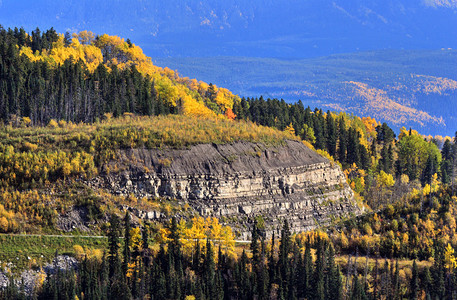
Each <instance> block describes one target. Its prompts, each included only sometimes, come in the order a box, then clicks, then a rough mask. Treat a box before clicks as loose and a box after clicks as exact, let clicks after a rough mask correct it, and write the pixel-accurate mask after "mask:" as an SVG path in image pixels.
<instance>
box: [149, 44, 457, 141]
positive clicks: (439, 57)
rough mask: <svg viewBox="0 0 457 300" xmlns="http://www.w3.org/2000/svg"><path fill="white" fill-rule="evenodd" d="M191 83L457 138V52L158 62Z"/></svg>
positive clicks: (395, 51) (160, 60)
mask: <svg viewBox="0 0 457 300" xmlns="http://www.w3.org/2000/svg"><path fill="white" fill-rule="evenodd" d="M154 62H155V63H156V64H157V65H159V66H162V65H164V66H165V65H167V66H168V67H170V68H171V69H174V70H177V71H178V72H180V73H181V74H183V75H184V76H186V75H189V74H192V76H197V77H198V78H201V79H202V80H206V81H209V82H213V83H215V84H218V85H223V86H226V87H227V88H229V89H230V90H231V91H233V92H234V93H237V94H239V95H241V96H249V97H258V96H260V95H263V96H264V97H271V98H284V99H285V100H286V101H296V100H298V99H301V100H302V101H303V102H304V104H305V105H310V106H317V107H322V108H324V109H330V110H336V111H346V112H350V113H354V114H356V115H358V116H361V117H362V116H371V117H375V118H376V119H377V120H381V121H386V122H388V123H389V124H390V125H392V126H393V128H396V129H397V130H398V129H399V128H400V127H402V126H406V127H413V128H416V129H418V130H419V131H420V132H422V133H424V134H433V135H435V134H446V135H450V136H453V135H454V132H455V130H456V129H457V117H456V116H457V51H455V50H448V49H443V50H434V51H424V50H422V51H411V50H403V51H401V50H384V51H370V52H360V53H351V54H341V55H332V56H327V57H320V58H312V59H303V60H281V59H267V58H246V57H214V58H169V59H164V58H162V59H159V58H156V59H154Z"/></svg>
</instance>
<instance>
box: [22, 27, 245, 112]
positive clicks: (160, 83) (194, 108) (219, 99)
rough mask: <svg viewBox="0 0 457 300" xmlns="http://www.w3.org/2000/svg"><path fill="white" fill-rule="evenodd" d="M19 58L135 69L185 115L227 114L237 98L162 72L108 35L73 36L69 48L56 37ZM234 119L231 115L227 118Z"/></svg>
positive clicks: (139, 52)
mask: <svg viewBox="0 0 457 300" xmlns="http://www.w3.org/2000/svg"><path fill="white" fill-rule="evenodd" d="M20 54H21V55H24V56H26V57H27V58H28V59H29V60H30V61H32V62H35V61H45V62H47V63H48V64H49V65H50V66H51V67H57V66H59V65H62V64H64V63H65V61H67V60H72V61H73V62H78V61H80V62H82V63H83V65H84V66H85V67H86V68H87V70H88V71H89V72H91V73H93V72H94V71H95V70H96V69H97V68H98V67H99V66H100V65H104V66H105V67H106V68H107V70H108V71H111V70H112V69H113V68H117V69H119V70H125V69H129V68H135V69H136V70H137V71H138V72H140V73H141V74H142V75H143V76H145V77H146V76H147V77H148V78H149V79H150V80H151V81H154V83H155V86H156V88H157V91H158V93H159V97H160V98H161V99H163V100H165V101H166V102H167V103H170V104H171V105H172V106H175V107H177V108H178V110H179V111H180V112H181V113H182V114H185V115H191V116H198V117H211V116H215V115H216V114H221V115H224V113H226V114H227V112H230V111H229V109H230V110H231V109H232V107H233V103H234V101H240V98H239V97H238V96H236V95H234V94H232V93H231V92H230V91H229V90H227V89H225V88H220V87H216V86H215V85H208V84H207V83H204V82H202V81H197V80H195V79H189V78H187V77H186V78H182V77H180V76H179V75H178V74H177V73H176V72H175V71H172V70H170V69H169V68H161V67H158V66H155V65H154V64H153V63H152V60H151V58H150V57H147V56H146V55H145V54H144V53H143V50H142V49H141V48H140V47H138V46H136V45H135V44H132V43H127V42H126V41H125V40H124V39H123V38H120V37H118V36H110V35H107V34H103V35H98V36H96V35H95V34H94V33H92V32H90V31H81V32H80V33H75V34H73V38H72V40H71V43H70V44H69V45H66V44H65V40H64V36H63V35H62V34H60V35H59V38H58V41H57V42H55V43H54V44H53V45H52V48H51V50H49V51H48V50H42V51H41V52H38V51H36V52H35V53H33V51H32V49H31V48H30V47H26V46H23V47H22V48H21V49H20ZM227 117H228V118H231V119H233V118H234V114H233V112H232V114H230V113H229V114H227Z"/></svg>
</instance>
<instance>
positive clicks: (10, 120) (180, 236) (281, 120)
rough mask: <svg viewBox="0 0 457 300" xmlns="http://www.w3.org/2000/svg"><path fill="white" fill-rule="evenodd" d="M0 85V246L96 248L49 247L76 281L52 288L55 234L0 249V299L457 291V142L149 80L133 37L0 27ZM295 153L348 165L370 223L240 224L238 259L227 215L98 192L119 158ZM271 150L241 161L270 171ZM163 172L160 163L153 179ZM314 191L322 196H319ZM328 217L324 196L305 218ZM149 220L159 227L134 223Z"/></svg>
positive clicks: (171, 76) (159, 72)
mask: <svg viewBox="0 0 457 300" xmlns="http://www.w3.org/2000/svg"><path fill="white" fill-rule="evenodd" d="M0 88H1V94H0V97H1V98H0V120H1V126H0V232H1V233H7V234H11V233H37V234H43V233H51V234H55V233H59V234H61V233H63V232H64V231H65V232H71V233H72V234H75V235H78V234H81V233H84V234H90V235H97V236H96V238H100V237H98V235H106V236H107V241H106V240H103V242H99V243H95V242H93V241H89V242H86V244H85V245H84V247H83V246H81V245H79V244H73V245H71V242H69V241H68V240H65V242H61V244H60V246H59V244H58V243H53V247H56V249H57V250H59V249H65V254H71V255H73V256H75V257H76V258H77V259H78V261H79V267H78V268H77V269H69V270H66V271H65V270H62V271H58V272H54V273H53V272H48V274H46V273H45V272H44V271H43V270H42V269H41V267H42V266H43V264H44V263H47V262H49V261H46V260H47V259H50V254H49V252H50V251H49V249H48V246H47V245H45V243H47V241H48V238H49V237H47V238H44V237H41V236H38V237H33V238H34V242H33V243H32V244H34V245H35V244H38V245H40V247H41V245H43V248H46V255H47V256H46V257H45V256H43V254H41V253H44V252H45V250H25V249H36V245H35V248H33V247H31V245H30V244H31V242H28V241H24V239H25V240H27V239H28V238H31V237H29V236H27V235H26V236H13V235H2V236H1V237H0V249H2V251H1V253H0V257H1V260H2V270H0V275H1V278H0V279H1V280H2V282H3V283H4V282H7V281H8V282H9V283H10V284H8V282H7V283H6V284H3V288H0V297H2V298H9V299H21V298H24V297H25V298H26V297H32V298H38V299H52V298H55V299H75V298H76V297H78V299H144V298H154V299H195V298H198V299H231V298H239V299H253V298H257V299H298V298H307V299H348V298H351V299H370V298H372V299H379V298H385V299H400V298H406V297H408V298H410V299H424V298H437V299H443V298H446V297H448V298H452V295H455V293H456V284H455V282H456V278H457V276H456V274H457V271H456V270H457V268H456V266H457V263H456V257H455V254H454V249H455V248H457V234H456V232H455V228H456V212H457V198H456V193H457V189H456V186H455V175H456V169H457V163H456V158H457V143H456V142H457V136H453V137H452V138H451V137H442V136H435V137H432V136H422V135H421V134H420V133H419V132H418V131H416V130H414V129H413V128H401V130H400V131H399V132H397V133H396V132H395V131H394V130H392V128H390V127H389V126H388V124H387V123H381V122H379V121H377V120H376V119H375V118H372V117H358V116H354V115H349V114H347V113H342V112H341V113H340V112H332V111H327V112H324V111H323V110H322V109H319V108H315V109H311V108H310V107H307V106H306V105H304V104H303V102H301V101H298V102H297V103H294V104H290V103H286V102H285V101H284V100H279V99H263V97H260V98H239V97H238V96H235V95H233V94H232V93H231V92H230V91H228V90H226V89H223V88H219V87H216V86H215V85H212V84H206V83H203V82H199V81H196V80H190V79H188V78H182V77H179V76H178V75H177V74H176V73H174V72H172V71H170V70H168V69H166V68H165V69H162V68H159V67H156V66H154V65H153V64H152V63H151V60H150V58H148V57H146V56H145V55H144V54H143V53H142V51H141V49H140V48H139V47H138V46H135V45H133V44H132V43H131V42H130V41H128V40H127V41H124V40H123V39H121V38H118V37H113V36H107V35H101V36H95V35H94V34H92V33H91V32H87V31H85V32H81V33H79V34H76V35H74V36H73V37H72V36H69V35H68V34H67V35H59V34H57V33H56V32H55V31H54V30H53V29H50V30H47V31H45V32H41V31H40V30H39V29H36V30H35V31H33V32H32V33H31V34H27V33H26V32H25V31H23V30H19V29H18V30H11V29H8V30H4V29H2V30H1V31H0ZM291 139H293V140H299V141H301V142H300V143H298V142H294V143H297V144H299V145H300V146H303V144H302V142H303V143H304V144H305V145H307V146H308V147H309V148H311V149H314V150H315V151H316V152H317V153H319V154H321V155H322V156H325V157H327V158H328V159H329V160H330V161H329V160H325V162H326V163H327V164H328V165H332V166H333V167H335V169H338V172H339V173H338V174H341V176H340V177H341V178H344V176H343V174H342V172H341V170H340V169H339V168H338V167H337V164H339V165H341V167H342V170H343V171H344V175H345V176H346V180H347V182H348V183H349V185H350V186H351V187H352V189H353V191H354V192H355V193H356V198H357V201H358V204H359V206H360V207H361V209H360V211H361V212H363V214H361V215H359V216H355V214H354V215H353V216H350V215H348V216H342V217H334V218H332V219H331V224H329V225H328V226H325V227H324V226H320V225H319V224H317V225H316V226H318V227H319V228H318V230H315V231H310V232H307V233H298V232H297V233H294V232H291V230H290V227H289V224H288V223H287V221H286V222H283V224H284V225H283V228H282V230H281V233H280V237H278V235H273V237H271V239H270V238H268V239H267V238H266V237H265V235H266V228H265V224H266V220H265V219H264V216H263V215H256V216H255V217H254V218H252V219H249V220H248V219H247V218H246V220H239V221H241V222H244V223H245V224H249V227H250V229H251V241H250V244H249V246H246V245H244V246H243V245H241V244H236V243H235V239H236V236H235V233H234V232H233V231H232V229H231V228H230V227H228V226H225V224H226V222H228V221H231V222H236V221H237V219H236V218H235V219H234V220H224V218H222V217H221V218H220V220H218V219H216V218H206V219H203V218H202V217H201V216H200V214H203V212H198V211H194V210H192V209H191V207H190V206H189V204H188V203H186V202H185V201H183V199H174V198H171V197H146V196H144V197H143V196H141V197H137V195H136V194H135V193H133V192H132V193H129V194H120V193H118V194H116V193H111V192H110V191H109V190H108V189H104V188H95V187H94V186H96V185H93V184H92V185H91V180H92V179H94V180H97V178H96V177H97V175H100V174H104V175H106V176H108V175H109V174H110V173H122V172H124V171H127V170H126V169H123V168H129V166H127V167H126V166H125V165H122V164H121V163H119V164H118V161H116V159H117V158H118V155H119V153H120V151H127V150H135V149H142V150H148V149H160V150H161V151H163V152H167V151H171V150H172V149H186V148H188V147H191V146H194V145H198V144H213V145H214V147H217V146H218V145H219V144H229V143H235V142H240V141H241V142H251V143H257V144H261V145H278V144H281V143H284V142H285V141H286V140H291ZM306 150H307V151H309V152H311V150H309V149H308V148H306ZM276 152H277V151H276V150H275V149H274V150H273V151H271V152H270V153H268V155H280V153H276ZM142 153H145V152H142ZM266 153H267V152H266V151H265V152H262V151H260V150H259V151H257V152H252V151H251V152H249V153H244V155H249V156H251V157H255V158H260V157H263V156H265V157H263V159H265V160H267V158H266V156H267V154H266ZM313 154H314V153H313ZM144 155H146V154H144ZM316 156H317V155H316ZM279 157H280V156H279ZM319 158H321V159H322V157H321V156H319ZM236 159H237V158H236V157H233V156H227V157H226V158H225V160H224V163H227V164H229V163H230V162H231V161H234V160H236ZM278 160H279V159H278ZM322 160H324V159H322ZM131 163H132V165H133V164H134V161H131ZM172 163H173V162H172V161H171V160H170V159H169V158H168V157H167V156H163V157H161V159H160V160H159V161H158V164H157V168H159V169H164V168H167V167H169V166H170V165H171V164H172ZM211 167H212V166H206V165H205V166H202V168H211ZM318 167H320V168H321V165H319V166H318ZM143 169H144V170H142V172H143V173H144V174H148V173H149V172H150V170H148V169H147V168H143ZM279 170H280V172H283V169H281V168H279ZM125 173H126V172H125ZM280 174H281V173H280ZM261 175H262V176H263V175H264V174H261ZM281 175H284V173H282V174H281ZM204 177H205V176H201V178H199V179H201V180H206V179H205V178H204ZM279 177H281V176H278V180H277V182H278V185H281V186H282V187H283V189H282V191H283V192H282V193H283V195H282V196H284V197H289V196H288V193H293V192H290V191H291V190H293V189H295V188H296V187H295V186H293V185H292V186H289V187H288V188H287V189H286V188H284V186H285V183H284V181H283V180H284V179H283V178H284V176H282V178H279ZM322 177H323V176H322ZM148 178H149V177H148ZM98 179H100V178H98ZM238 179H239V176H238ZM129 180H130V179H127V180H125V181H126V183H125V184H127V182H128V181H129ZM227 180H233V181H236V180H237V178H236V177H235V176H234V177H233V178H229V179H227ZM297 180H298V179H297ZM304 180H307V179H304ZM259 181H260V182H261V184H264V185H265V184H268V182H266V180H265V179H264V178H260V180H259ZM323 181H325V180H323ZM343 183H344V182H343ZM343 183H341V182H340V184H338V183H336V184H335V189H336V190H337V191H338V190H341V189H343V188H344V187H345V186H346V187H347V185H345V183H344V184H343ZM115 184H116V183H111V186H113V187H115V186H116V185H115ZM129 184H130V185H132V182H131V181H130V182H129ZM326 184H327V185H328V184H329V183H326ZM348 190H349V189H348ZM286 191H288V192H286ZM309 191H310V193H311V194H316V195H325V192H326V186H313V190H311V189H310V190H309ZM349 192H351V191H350V190H349ZM351 197H352V192H351ZM200 200H201V199H200ZM334 204H335V203H333V201H331V200H330V199H324V197H322V199H320V202H318V205H317V206H316V207H315V208H313V209H314V211H313V213H316V214H319V213H320V211H319V209H320V208H322V210H323V209H324V208H326V206H333V205H334ZM237 209H238V210H241V209H239V208H237ZM243 209H244V208H243ZM287 209H294V208H293V207H292V208H290V207H288V208H284V209H282V211H283V212H284V211H286V212H287ZM79 212H83V213H79ZM145 212H146V213H148V212H152V213H153V215H154V218H153V219H154V220H155V221H154V222H151V223H150V222H147V221H145V218H143V217H138V216H139V215H141V214H143V215H144V214H145ZM75 215H76V216H75ZM120 216H121V217H123V221H122V225H121V220H120V218H119V217H120ZM155 216H159V217H155ZM71 218H73V219H71ZM68 219H71V220H70V221H72V222H70V223H68V222H67V223H65V222H66V221H68ZM309 219H310V220H311V221H312V220H313V218H309ZM316 219H317V218H316ZM316 219H314V220H316ZM280 221H281V222H282V220H280ZM329 222H330V221H329ZM72 226H73V227H72ZM278 233H279V229H278ZM275 234H276V232H275ZM120 237H123V238H122V239H121V238H120ZM52 238H55V236H52ZM89 238H95V237H93V236H92V237H91V236H89ZM101 238H103V237H101ZM21 240H22V241H23V243H24V246H23V248H22V249H21V248H20V246H18V245H20V241H21ZM36 240H39V242H36ZM278 240H279V241H278ZM77 241H78V243H82V240H81V239H78V240H77ZM56 244H57V246H56ZM59 247H60V248H59ZM3 249H5V250H3ZM121 250H122V251H121ZM40 251H42V252H40ZM24 252H27V253H24ZM121 252H122V253H121ZM18 253H21V255H19V254H18ZM22 254H25V255H22ZM51 255H52V254H51ZM362 256H365V257H363V258H362ZM3 262H8V263H5V264H3ZM24 268H28V269H35V270H36V273H37V277H36V278H38V279H37V281H36V284H35V286H34V287H33V288H32V289H30V290H27V291H26V290H24V289H23V288H22V287H21V284H19V283H18V284H12V283H13V280H12V276H18V274H19V272H21V271H22V270H23V269H24ZM5 274H6V275H5ZM8 276H11V277H10V278H9V279H8ZM5 278H6V279H5ZM18 286H19V287H18Z"/></svg>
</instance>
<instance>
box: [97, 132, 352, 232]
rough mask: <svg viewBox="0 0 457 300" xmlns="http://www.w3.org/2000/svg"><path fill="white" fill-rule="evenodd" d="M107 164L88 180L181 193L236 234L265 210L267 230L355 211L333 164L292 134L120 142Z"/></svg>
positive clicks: (300, 226)
mask: <svg viewBox="0 0 457 300" xmlns="http://www.w3.org/2000/svg"><path fill="white" fill-rule="evenodd" d="M109 168H110V169H112V170H115V171H114V172H110V175H103V176H100V177H98V178H96V179H95V180H94V181H93V182H92V183H91V184H92V185H98V186H99V187H102V186H103V187H105V188H106V187H107V188H108V189H110V190H111V191H112V192H113V193H118V194H130V193H134V194H136V195H137V196H140V197H141V196H150V197H158V196H161V197H171V198H176V199H180V200H182V201H186V202H187V203H189V205H190V206H191V207H193V208H194V209H195V210H197V211H198V212H199V213H200V214H201V215H202V216H215V217H218V218H220V219H221V220H222V221H224V222H226V223H228V224H230V225H231V226H233V227H234V228H235V229H236V230H237V232H238V233H239V234H240V235H241V237H242V238H247V237H248V235H249V224H252V220H253V218H254V217H255V216H261V217H262V218H263V220H264V221H265V225H266V231H265V232H266V235H270V234H271V233H272V232H273V230H275V229H277V228H279V227H280V224H281V222H282V220H284V219H287V220H288V221H289V223H290V225H291V230H292V231H296V232H298V231H304V230H310V229H314V228H316V227H317V226H321V225H326V224H328V223H329V222H330V221H331V220H332V219H333V218H337V217H341V216H347V215H348V214H358V213H359V209H358V208H357V207H356V206H355V205H354V201H353V192H352V190H351V189H350V188H349V186H348V185H347V183H346V180H345V178H344V175H343V173H342V171H341V169H340V168H339V167H338V165H336V164H335V163H332V162H330V161H329V160H328V159H326V158H324V157H322V156H321V155H319V154H317V153H316V152H314V151H312V150H311V149H309V148H308V147H306V146H305V145H304V144H303V143H301V142H298V141H286V142H285V143H284V144H283V145H279V146H269V147H267V146H265V145H263V144H255V143H247V142H237V143H232V144H225V145H217V144H203V145H196V146H192V147H190V148H189V149H182V150H177V149H152V150H151V149H131V150H122V151H120V152H119V155H118V159H117V160H116V161H115V162H111V163H110V166H109ZM146 215H148V214H146ZM154 215H155V214H154Z"/></svg>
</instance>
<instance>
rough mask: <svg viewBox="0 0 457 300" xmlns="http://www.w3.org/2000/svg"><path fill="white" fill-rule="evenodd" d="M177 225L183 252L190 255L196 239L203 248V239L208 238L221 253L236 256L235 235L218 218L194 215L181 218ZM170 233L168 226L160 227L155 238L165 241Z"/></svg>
mask: <svg viewBox="0 0 457 300" xmlns="http://www.w3.org/2000/svg"><path fill="white" fill-rule="evenodd" d="M177 227H178V236H179V237H180V238H179V241H180V243H181V246H182V251H183V253H184V254H186V255H191V254H192V252H193V250H194V248H195V244H196V242H197V241H198V242H199V243H200V245H201V247H202V248H203V249H204V247H205V241H206V240H207V239H209V240H210V241H211V243H212V244H213V245H219V246H220V247H221V250H222V251H223V253H225V254H227V255H228V256H230V257H232V258H235V257H236V253H235V235H234V233H233V232H232V229H231V227H230V226H223V225H222V224H220V223H219V220H218V219H216V218H214V217H213V218H211V217H207V218H206V219H205V218H202V217H194V218H192V220H191V221H188V222H186V221H185V220H184V219H181V220H180V221H179V222H178V226H177ZM170 234H171V232H170V229H169V228H160V229H159V232H158V235H157V238H156V240H157V242H159V243H167V242H168V241H170Z"/></svg>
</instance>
